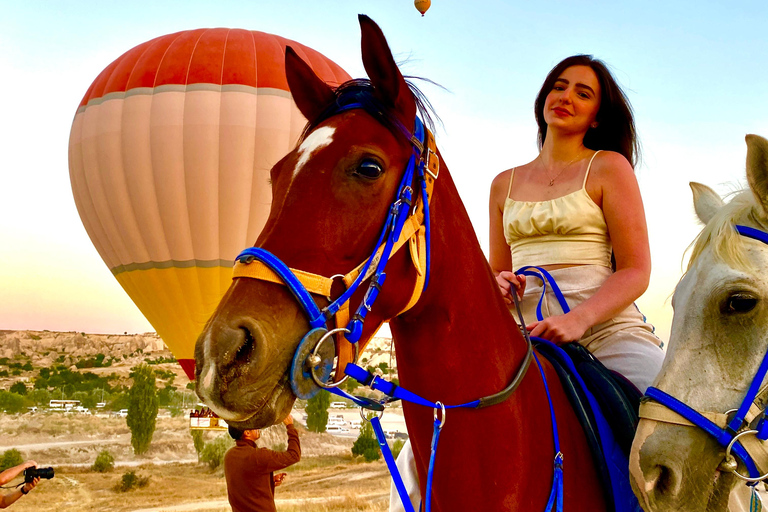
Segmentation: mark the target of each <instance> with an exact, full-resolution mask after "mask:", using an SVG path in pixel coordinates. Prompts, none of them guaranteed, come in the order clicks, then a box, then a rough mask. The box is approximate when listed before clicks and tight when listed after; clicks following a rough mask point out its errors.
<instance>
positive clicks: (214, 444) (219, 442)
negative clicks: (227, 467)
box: [200, 435, 234, 470]
mask: <svg viewBox="0 0 768 512" xmlns="http://www.w3.org/2000/svg"><path fill="white" fill-rule="evenodd" d="M233 444H234V442H233V441H232V438H230V437H229V436H228V435H222V436H219V437H217V438H216V439H214V440H213V441H211V442H210V443H205V446H204V447H203V451H202V452H201V453H200V462H203V463H205V464H208V467H209V468H211V469H212V470H213V469H216V468H218V467H219V466H221V465H222V464H224V454H225V453H227V450H229V449H230V447H232V445H233Z"/></svg>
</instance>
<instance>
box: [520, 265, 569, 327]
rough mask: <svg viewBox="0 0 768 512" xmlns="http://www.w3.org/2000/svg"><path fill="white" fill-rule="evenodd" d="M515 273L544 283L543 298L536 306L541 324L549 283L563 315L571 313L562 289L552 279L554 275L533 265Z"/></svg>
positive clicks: (537, 316)
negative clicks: (542, 309) (543, 303)
mask: <svg viewBox="0 0 768 512" xmlns="http://www.w3.org/2000/svg"><path fill="white" fill-rule="evenodd" d="M515 273H516V274H523V275H524V276H528V277H536V278H538V279H540V280H541V282H542V287H541V297H539V303H538V305H537V306H536V318H537V319H538V320H539V322H541V321H542V320H544V315H543V314H542V312H541V304H542V302H543V301H544V296H545V295H546V293H547V283H549V285H550V286H551V287H552V293H554V294H555V297H556V298H557V302H559V303H560V308H561V309H562V310H563V313H568V312H570V311H571V308H570V307H568V303H567V302H566V301H565V296H564V295H563V292H561V291H560V287H559V286H558V285H557V282H556V281H555V278H554V277H552V274H550V273H549V272H547V271H546V270H544V269H543V268H541V267H534V266H531V265H528V266H525V267H521V268H519V269H518V270H517V272H515Z"/></svg>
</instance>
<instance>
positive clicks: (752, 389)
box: [728, 353, 768, 434]
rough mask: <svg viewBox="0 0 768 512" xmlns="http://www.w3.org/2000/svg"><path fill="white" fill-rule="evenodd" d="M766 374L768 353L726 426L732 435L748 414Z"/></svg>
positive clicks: (767, 370) (767, 371)
mask: <svg viewBox="0 0 768 512" xmlns="http://www.w3.org/2000/svg"><path fill="white" fill-rule="evenodd" d="M766 373H768V353H766V354H765V356H763V360H762V362H761V363H760V367H759V368H758V370H757V373H756V374H755V377H754V378H753V379H752V384H750V385H749V389H748V390H747V394H746V396H745V397H744V401H743V402H741V406H740V407H739V410H738V411H736V416H734V417H733V419H732V420H731V422H730V423H729V424H728V429H729V430H730V431H731V432H732V433H734V434H735V433H736V432H737V431H738V430H739V429H740V428H741V426H742V424H743V423H744V418H745V417H746V415H747V413H748V412H749V408H750V406H752V402H754V400H755V397H756V396H757V393H758V392H759V391H760V386H761V385H762V383H763V379H765V374H766Z"/></svg>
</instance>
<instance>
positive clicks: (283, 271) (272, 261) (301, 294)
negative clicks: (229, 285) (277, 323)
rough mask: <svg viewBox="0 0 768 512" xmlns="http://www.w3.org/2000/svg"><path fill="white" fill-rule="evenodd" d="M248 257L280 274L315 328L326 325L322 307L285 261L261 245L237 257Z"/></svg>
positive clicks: (246, 250)
mask: <svg viewBox="0 0 768 512" xmlns="http://www.w3.org/2000/svg"><path fill="white" fill-rule="evenodd" d="M247 257H253V258H255V259H257V260H259V261H261V262H262V263H264V264H265V265H266V266H267V267H269V269H270V270H272V271H273V272H274V273H275V274H277V275H278V276H280V279H282V280H283V282H284V283H285V285H286V286H287V287H288V289H289V290H290V291H291V293H292V294H293V296H294V297H295V298H296V300H297V301H298V303H299V304H300V305H301V308H302V309H303V310H304V313H306V315H307V318H308V319H309V325H310V326H311V327H312V328H313V329H316V328H317V327H322V326H324V325H325V322H326V320H325V317H324V316H323V314H322V313H321V312H320V308H318V307H317V304H315V301H314V300H312V296H311V295H310V294H309V292H308V291H307V289H306V288H304V285H303V284H301V281H299V280H298V278H297V277H296V276H295V275H294V274H293V272H291V269H290V268H288V266H287V265H286V264H285V263H283V262H282V261H280V260H279V259H278V258H277V256H275V255H274V254H272V253H271V252H269V251H267V250H266V249H262V248H261V247H249V248H247V249H245V250H244V251H243V252H241V253H240V254H239V255H238V256H237V258H236V259H238V260H239V259H241V258H247Z"/></svg>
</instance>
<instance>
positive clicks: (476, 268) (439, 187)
mask: <svg viewBox="0 0 768 512" xmlns="http://www.w3.org/2000/svg"><path fill="white" fill-rule="evenodd" d="M430 213H431V215H430V217H431V222H432V225H431V227H432V233H431V244H432V248H431V256H432V261H431V270H430V271H431V275H430V281H429V287H428V289H427V290H426V292H425V293H424V295H423V296H422V298H421V299H420V301H419V303H418V304H417V305H416V307H415V308H414V309H413V311H412V312H410V313H408V314H405V315H403V316H402V317H400V318H397V319H395V320H393V321H392V323H391V325H392V329H393V334H394V335H395V338H396V345H397V356H398V368H399V373H400V376H401V382H402V383H403V384H404V385H410V386H415V387H416V388H421V390H422V391H424V392H427V393H428V392H429V391H430V388H432V387H433V385H432V384H430V382H440V383H442V384H441V385H443V386H444V383H445V382H446V379H453V378H457V379H458V378H460V379H461V381H460V382H461V384H460V385H458V384H459V382H458V381H457V386H456V387H455V388H454V389H451V390H448V389H445V388H444V387H443V389H442V390H441V393H442V395H441V397H442V398H441V400H443V399H444V400H450V399H455V400H464V399H473V398H479V397H480V396H484V395H488V394H492V393H495V392H497V391H499V390H501V389H503V388H504V387H506V385H507V384H508V383H509V381H510V379H511V378H512V376H513V375H514V372H515V371H516V369H517V367H518V365H519V363H520V361H521V360H522V358H523V355H524V353H525V343H524V341H523V339H522V337H521V336H520V334H519V332H518V330H517V327H516V324H515V322H514V320H513V318H512V316H511V315H510V313H509V310H508V309H507V306H506V305H505V304H504V301H503V300H502V298H501V296H500V294H499V292H498V289H497V284H496V281H495V279H494V277H493V274H492V273H491V270H490V267H489V266H488V263H487V260H486V258H485V256H484V255H483V252H482V250H481V249H480V244H479V243H478V241H477V237H476V235H475V232H474V230H473V229H472V225H471V223H470V220H469V217H468V215H467V213H466V210H465V209H464V205H463V204H462V202H461V199H460V198H459V194H458V192H457V190H456V187H455V185H454V183H453V181H452V180H451V178H450V175H449V174H448V172H447V170H445V169H442V170H441V173H440V177H439V183H438V184H436V186H435V196H434V198H433V203H432V206H431V212H430ZM417 372H418V374H419V375H420V376H419V377H414V376H415V375H416V373H417ZM429 375H432V376H433V377H434V379H430V378H429ZM423 377H427V378H426V379H425V378H423ZM435 379H437V380H435ZM408 381H411V383H410V384H409V382H408ZM434 385H436V384H434ZM446 393H451V394H453V395H454V396H453V397H449V396H446ZM433 398H434V397H433Z"/></svg>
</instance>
